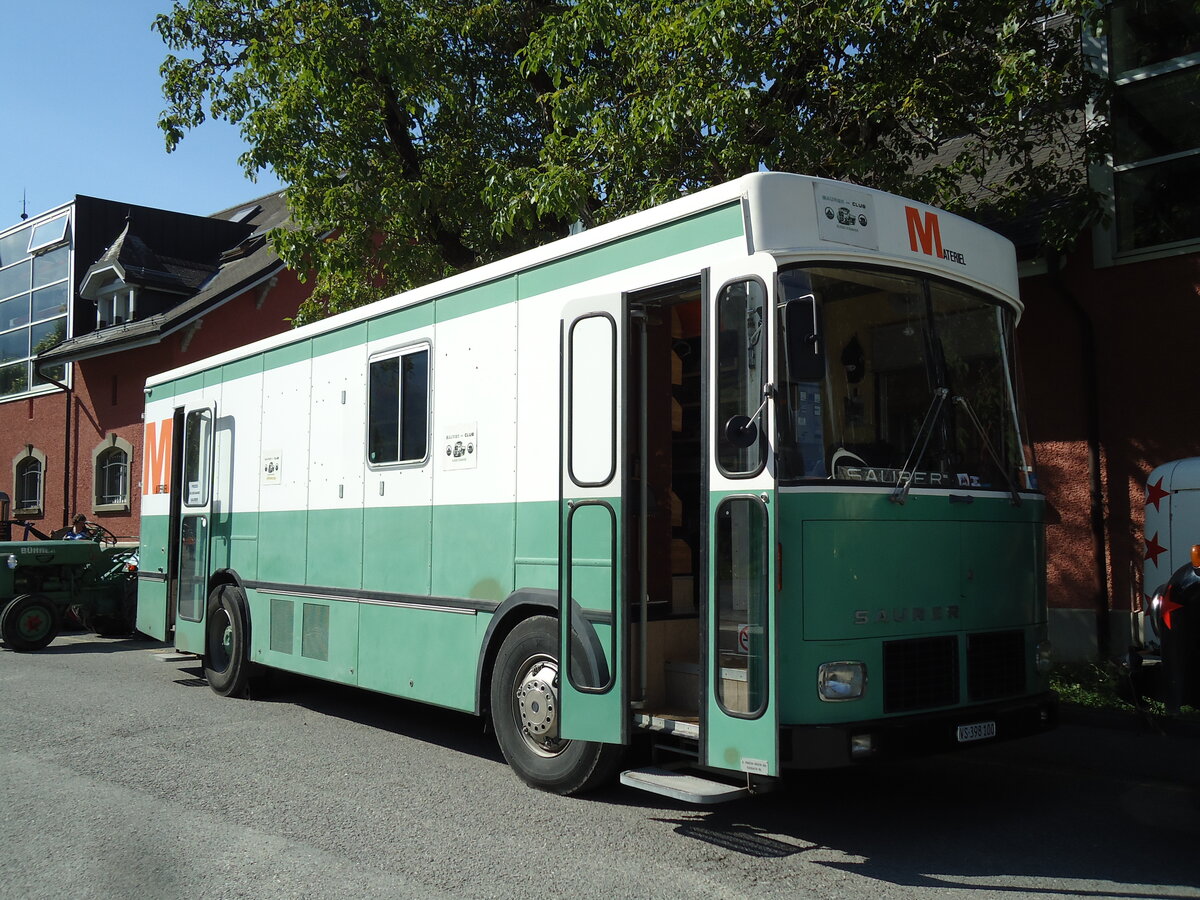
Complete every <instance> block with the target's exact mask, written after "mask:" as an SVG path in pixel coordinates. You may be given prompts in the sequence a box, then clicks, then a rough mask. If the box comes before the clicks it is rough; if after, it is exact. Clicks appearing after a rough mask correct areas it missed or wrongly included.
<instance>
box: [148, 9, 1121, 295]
mask: <svg viewBox="0 0 1200 900" xmlns="http://www.w3.org/2000/svg"><path fill="white" fill-rule="evenodd" d="M1095 8H1096V5H1095V4H1094V3H1093V2H1091V0H1054V2H1049V0H972V2H970V3H967V2H965V0H962V2H948V0H923V2H916V0H829V2H816V0H798V2H793V3H789V4H782V3H777V2H768V0H707V2H695V0H691V2H688V0H685V2H681V3H672V2H667V0H635V2H619V0H575V2H569V0H562V2H556V0H509V2H500V0H494V2H481V0H441V2H422V0H176V3H175V6H174V8H173V10H172V11H171V12H170V13H168V14H166V15H163V16H159V17H158V19H157V20H156V23H155V27H156V28H157V29H158V31H159V32H160V34H161V35H162V36H163V38H164V40H165V41H166V42H167V44H168V46H169V47H171V48H172V49H173V50H175V51H180V55H178V56H175V55H172V56H169V57H168V58H167V60H166V62H165V63H164V64H163V67H162V75H163V89H164V94H165V97H166V99H167V109H166V110H165V111H164V113H163V115H162V117H161V119H160V125H161V127H162V128H163V130H164V132H165V133H166V136H167V144H168V147H169V148H171V147H174V146H175V144H177V143H178V141H179V140H180V139H181V138H182V137H183V135H184V134H185V132H186V131H187V130H188V129H190V128H193V127H196V126H197V125H199V124H201V123H202V122H203V121H204V120H205V118H206V117H207V116H214V117H218V118H224V119H227V120H229V121H231V122H234V123H237V124H239V125H240V126H241V129H242V132H243V134H244V135H245V137H246V138H247V140H248V142H249V143H250V146H251V149H250V150H249V151H248V152H247V153H246V154H245V156H244V157H243V159H242V162H243V165H244V166H245V167H246V169H247V170H248V171H250V172H253V171H256V170H258V169H262V168H271V169H273V170H274V171H275V172H276V173H277V174H278V175H279V177H280V178H281V180H283V181H284V182H285V183H287V184H288V185H290V187H289V193H288V198H289V203H290V204H291V208H292V212H293V227H292V228H291V229H290V230H288V231H286V232H283V233H281V234H279V235H277V236H276V238H275V240H276V247H277V249H278V250H279V252H280V254H281V255H282V256H283V258H284V259H285V261H286V262H287V263H288V264H289V265H290V266H292V267H293V268H296V269H298V270H300V271H308V270H311V271H312V272H314V273H315V276H316V284H315V291H314V299H313V301H311V302H310V303H309V304H308V305H307V307H306V308H305V309H304V310H302V313H301V318H315V317H319V316H320V315H323V314H326V313H327V312H332V311H336V310H339V309H344V308H349V307H351V306H356V305H359V304H360V303H362V302H366V301H367V300H371V299H376V298H377V297H379V296H383V295H385V294H387V293H391V292H394V291H397V290H401V289H404V288H407V287H411V286H414V285H416V284H420V283H424V282H426V281H429V280H432V279H434V278H437V277H441V276H442V275H445V274H448V273H450V272H453V271H457V270H461V269H464V268H468V267H471V266H474V265H477V264H479V263H482V262H486V261H488V260H490V259H495V258H498V257H501V256H504V255H507V254H509V253H511V252H514V251H516V250H519V249H523V248H525V247H529V246H533V245H536V244H538V243H542V242H544V241H546V240H548V239H550V238H553V237H557V236H561V235H562V234H564V233H565V232H566V229H567V227H568V226H569V225H570V224H571V223H572V222H575V221H582V222H583V223H584V224H586V225H589V226H590V225H594V224H597V223H600V222H603V221H607V220H610V219H612V218H615V217H618V216H621V215H625V214H627V213H629V212H632V211H635V210H638V209H642V208H645V207H646V206H649V205H652V204H654V203H658V202H662V201H664V200H668V199H671V198H672V197H676V196H679V195H680V194H681V193H685V192H688V191H692V190H695V189H698V188H701V187H705V186H708V185H711V184H716V183H719V182H721V181H725V180H728V179H730V178H734V177H737V176H738V175H741V174H744V173H746V172H749V171H755V170H758V169H763V168H767V169H774V170H783V171H798V172H804V173H807V174H811V175H820V176H827V177H832V178H839V179H843V180H848V181H854V182H857V183H860V184H864V185H868V186H871V187H878V188H881V189H885V190H892V191H897V192H899V193H903V194H905V195H907V196H910V197H913V198H915V199H918V200H924V201H927V202H931V203H935V204H937V205H940V206H944V207H947V208H949V209H953V210H958V211H970V210H976V211H978V210H979V209H980V208H984V209H985V210H987V211H988V212H989V214H991V215H1009V216H1011V215H1014V214H1017V213H1019V212H1020V211H1022V210H1027V209H1029V208H1031V207H1032V208H1036V209H1038V210H1042V211H1046V222H1047V223H1048V224H1047V228H1046V234H1045V236H1046V239H1047V240H1048V241H1049V242H1051V243H1052V244H1055V245H1059V246H1061V245H1064V244H1065V243H1067V242H1068V241H1069V239H1070V238H1071V237H1072V236H1073V235H1074V234H1075V233H1077V232H1078V230H1080V228H1081V227H1082V224H1083V223H1084V222H1085V221H1086V220H1087V217H1089V216H1091V215H1094V214H1095V211H1096V210H1097V208H1098V206H1097V204H1096V201H1095V198H1094V197H1092V196H1091V194H1090V192H1089V191H1088V189H1087V185H1086V178H1085V177H1084V173H1085V171H1086V168H1085V167H1086V163H1087V161H1088V159H1089V154H1090V153H1092V152H1094V150H1095V148H1096V147H1097V146H1098V140H1099V138H1101V137H1102V133H1101V132H1097V131H1095V130H1089V129H1088V128H1085V126H1084V120H1083V110H1084V109H1085V108H1086V104H1087V102H1088V101H1089V100H1091V99H1093V98H1095V97H1097V96H1098V95H1099V93H1100V84H1099V81H1098V80H1097V79H1096V78H1094V77H1093V76H1091V75H1090V74H1089V72H1088V70H1087V68H1086V66H1085V64H1084V60H1083V57H1082V55H1081V52H1080V44H1079V34H1080V31H1079V29H1080V23H1081V22H1082V21H1083V20H1084V16H1089V15H1095ZM1052 13H1053V14H1056V15H1057V16H1058V18H1054V19H1050V20H1048V19H1047V17H1048V16H1049V15H1050V14H1052ZM1048 21H1049V22H1050V25H1048V24H1047V23H1048Z"/></svg>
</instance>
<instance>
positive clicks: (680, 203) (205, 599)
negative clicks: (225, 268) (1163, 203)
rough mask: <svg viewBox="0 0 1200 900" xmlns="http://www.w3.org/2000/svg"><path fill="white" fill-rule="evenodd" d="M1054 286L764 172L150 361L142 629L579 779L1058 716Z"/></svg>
mask: <svg viewBox="0 0 1200 900" xmlns="http://www.w3.org/2000/svg"><path fill="white" fill-rule="evenodd" d="M1021 310H1022V306H1021V303H1020V300H1019V297H1018V291H1017V275H1016V263H1015V255H1014V252H1013V248H1012V245H1011V244H1010V243H1009V242H1008V241H1006V240H1005V239H1003V238H1002V237H1000V236H999V235H996V234H994V233H991V232H989V231H988V230H986V229H984V228H982V227H980V226H978V225H975V224H973V223H971V222H968V221H966V220H964V219H962V218H959V217H956V216H953V215H950V214H948V213H946V212H943V211H939V210H937V209H933V208H930V207H928V206H925V205H923V204H920V203H916V202H912V201H909V200H905V199H903V198H901V197H897V196H892V195H889V194H886V193H881V192H878V191H875V190H870V189H866V188H863V187H857V186H853V185H849V184H843V183H839V182H834V181H827V180H821V179H816V178H809V177H804V176H798V175H788V174H782V173H756V174H751V175H747V176H745V177H743V178H741V179H738V180H736V181H732V182H730V183H727V184H724V185H721V186H718V187H714V188H710V189H707V190H703V191H699V192H696V193H694V194H691V195H688V196H683V197H681V198H679V199H677V200H674V201H672V202H669V203H666V204H664V205H661V206H658V207H655V208H653V209H649V210H647V211H644V212H640V213H637V214H635V215H631V216H629V217H627V218H623V219H620V220H618V221H614V222H612V223H609V224H605V225H602V226H599V227H596V228H594V229H591V230H588V231H584V232H583V233H581V234H577V235H572V236H570V237H567V238H565V239H563V240H560V241H557V242H554V243H550V244H548V245H546V246H543V247H540V248H537V249H533V250H530V251H527V252H524V253H521V254H519V255H516V256H513V257H511V258H509V259H506V260H503V261H500V262H496V263H492V264H489V265H486V266H483V267H480V268H478V269H474V270H472V271H469V272H466V273H463V274H459V275H456V276H454V277H451V278H448V279H446V280H444V281H440V282H437V283H435V284H430V285H428V286H425V287H422V288H419V289H416V290H413V291H409V292H406V293H403V294H400V295H398V296H395V297H392V298H390V299H385V300H380V301H379V302H376V303H374V304H372V305H369V306H365V307H363V308H360V309H355V310H352V311H349V312H345V313H342V314H339V315H337V316H334V317H332V318H329V319H326V320H324V321H320V322H316V323H313V324H310V325H307V326H304V327H302V328H298V329H295V330H293V331H290V332H288V333H285V334H281V335H278V336H274V337H271V338H267V339H265V340H262V341H259V342H257V343H254V344H251V345H249V346H246V347H242V348H240V349H236V350H231V351H229V352H225V353H222V354H220V355H217V356H214V357H212V358H210V359H206V360H203V361H200V362H196V363H193V364H190V365H187V366H184V367H181V368H178V369H175V370H173V371H170V372H166V373H163V374H161V375H158V376H154V377H152V378H150V379H149V380H148V381H147V384H146V408H145V444H144V446H145V451H144V471H143V480H142V491H143V497H142V533H141V548H142V557H141V559H142V567H141V570H140V572H139V602H138V622H137V624H138V628H139V629H140V630H142V631H143V632H146V633H147V634H149V635H152V636H154V637H157V638H160V639H164V640H165V639H171V640H173V641H174V644H175V646H176V647H177V648H178V649H179V650H180V651H184V652H188V653H193V654H197V655H199V656H200V657H202V658H203V665H204V672H205V675H206V678H207V680H208V682H209V684H210V685H211V687H212V688H213V690H215V691H216V692H217V693H218V694H222V695H244V694H245V693H246V692H247V689H248V686H249V685H251V684H252V682H253V681H254V679H255V678H256V677H257V676H258V675H259V674H261V672H262V671H263V670H264V669H283V670H287V671H288V672H293V673H299V674H302V675H305V676H311V677H313V678H317V679H325V680H328V681H332V682H338V683H341V684H346V685H355V686H358V687H360V688H364V689H367V690H370V691H376V692H380V693H382V694H388V695H393V696H396V697H402V698H407V699H410V700H416V701H423V702H426V703H431V704H436V705H438V706H442V707H448V708H452V709H456V710H463V711H467V712H470V713H474V714H477V715H479V716H485V717H489V718H490V722H491V724H492V726H493V728H494V731H495V735H496V737H497V740H498V742H499V745H500V747H501V749H502V751H503V754H504V756H505V758H506V759H507V761H508V762H509V764H510V765H511V767H512V768H513V769H514V770H515V771H516V773H517V774H518V775H519V776H520V777H521V778H522V779H524V780H525V781H526V782H528V783H529V784H531V785H534V786H536V787H539V788H543V789H546V790H551V791H556V792H560V793H573V792H576V791H582V790H584V789H587V788H590V787H593V786H595V785H597V784H599V783H600V782H602V781H605V780H607V779H612V778H615V777H616V775H617V773H618V771H620V770H621V768H622V760H623V759H624V758H625V754H624V751H625V750H626V749H627V747H628V746H629V745H630V744H632V743H635V742H636V743H638V744H639V745H642V744H644V743H648V744H651V745H652V746H653V747H654V748H655V749H654V756H653V758H652V759H651V760H650V762H652V763H653V765H645V766H641V767H639V768H631V769H628V770H626V771H624V772H622V773H621V780H622V781H624V782H625V783H627V784H631V785H635V786H638V787H643V788H647V789H649V790H654V791H659V792H660V793H667V794H670V795H672V796H677V797H683V798H685V799H689V800H695V801H701V802H709V801H715V800H717V799H723V798H725V797H728V796H736V795H739V794H741V793H744V792H746V791H755V790H762V789H766V788H768V787H770V786H772V785H773V784H774V783H776V780H777V779H779V778H780V777H782V776H783V773H784V772H785V771H786V770H788V769H798V768H818V767H833V766H843V765H856V764H861V763H866V762H869V761H871V760H877V759H883V758H889V757H894V756H897V755H901V754H908V753H914V752H915V753H920V752H931V751H941V750H945V749H950V748H954V747H958V746H962V745H975V744H979V743H986V742H991V741H996V740H1002V739H1005V738H1010V737H1016V736H1019V735H1026V734H1030V733H1033V732H1037V731H1039V730H1041V729H1045V728H1049V727H1051V726H1052V725H1053V724H1054V720H1055V713H1056V705H1055V697H1054V695H1053V693H1052V692H1051V691H1049V688H1048V683H1047V670H1048V668H1049V660H1050V646H1049V643H1048V641H1047V636H1046V612H1045V587H1044V538H1043V525H1042V516H1043V506H1044V504H1043V499H1042V496H1041V494H1040V493H1039V492H1038V490H1037V481H1036V476H1035V473H1034V470H1033V465H1032V456H1031V453H1030V451H1029V447H1028V443H1027V440H1026V436H1025V433H1024V431H1023V424H1022V413H1021V407H1020V405H1019V391H1018V380H1017V377H1016V357H1015V352H1014V346H1013V338H1014V329H1015V327H1016V324H1017V321H1018V318H1019V316H1020V314H1021ZM645 735H649V736H650V738H651V739H650V740H648V741H643V740H642V739H641V738H642V736H645ZM644 756H645V754H643V757H644ZM643 761H645V760H644V759H643Z"/></svg>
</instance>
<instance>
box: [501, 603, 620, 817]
mask: <svg viewBox="0 0 1200 900" xmlns="http://www.w3.org/2000/svg"><path fill="white" fill-rule="evenodd" d="M558 672H559V667H558V620H556V619H553V618H550V617H549V616H534V617H532V618H529V619H526V620H525V621H523V622H521V623H520V624H519V625H517V627H516V628H514V629H513V630H512V631H511V632H510V633H509V634H508V636H507V637H506V638H505V639H504V643H503V644H501V645H500V652H499V653H497V654H496V662H495V665H494V666H493V668H492V689H491V715H492V726H493V728H495V730H496V740H497V741H498V743H499V744H500V751H501V752H502V753H503V754H504V758H505V759H506V760H507V761H508V764H509V765H510V766H511V767H512V769H513V771H514V772H516V773H517V775H519V776H520V778H521V780H522V781H524V782H525V783H526V784H529V785H531V786H533V787H536V788H540V789H541V790H544V791H550V792H552V793H555V794H576V793H581V792H583V791H587V790H591V789H593V788H595V787H598V786H599V785H600V784H602V783H604V782H606V781H608V780H609V779H611V778H612V777H613V776H614V775H615V774H616V771H617V767H618V766H619V765H620V762H621V759H622V758H623V756H624V750H625V748H624V747H622V746H621V745H620V744H602V743H598V742H595V741H570V740H560V739H559V738H558V727H557V722H558Z"/></svg>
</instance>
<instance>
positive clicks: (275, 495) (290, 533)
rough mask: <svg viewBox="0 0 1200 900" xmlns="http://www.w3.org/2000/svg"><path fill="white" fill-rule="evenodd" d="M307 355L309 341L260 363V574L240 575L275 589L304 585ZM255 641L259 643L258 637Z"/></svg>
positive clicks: (278, 351) (268, 355) (274, 352)
mask: <svg viewBox="0 0 1200 900" xmlns="http://www.w3.org/2000/svg"><path fill="white" fill-rule="evenodd" d="M310 350H311V344H310V342H309V341H302V342H300V343H298V344H292V345H289V346H286V347H280V348H278V349H276V350H271V351H268V352H267V353H266V354H265V355H264V358H263V380H262V411H261V420H262V430H261V433H262V441H261V449H260V452H259V458H258V460H257V464H258V465H259V466H261V468H262V471H261V473H260V474H259V479H260V482H261V484H260V488H259V502H258V510H259V516H258V571H257V572H256V573H254V575H253V576H252V575H250V574H249V573H246V572H243V573H242V576H243V577H245V578H251V577H252V578H255V579H256V580H258V581H265V582H272V583H276V584H296V583H297V582H302V581H303V580H304V560H303V558H302V554H303V548H304V547H306V546H307V544H308V512H307V508H306V507H307V503H308V410H309V400H308V394H309V382H310V377H311V364H312V363H311V359H310V358H309V353H310ZM254 640H255V643H256V644H257V642H258V636H257V634H256V635H255V638H254Z"/></svg>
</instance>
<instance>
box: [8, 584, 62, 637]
mask: <svg viewBox="0 0 1200 900" xmlns="http://www.w3.org/2000/svg"><path fill="white" fill-rule="evenodd" d="M61 623H62V620H61V617H60V616H59V614H58V608H57V607H56V606H55V605H54V604H53V603H51V602H50V601H49V600H47V599H46V598H45V597H43V596H42V595H41V594H22V595H21V596H19V597H16V598H14V599H13V600H12V601H11V602H10V603H9V604H8V605H7V606H6V607H4V612H3V614H0V637H2V638H4V643H6V644H8V646H9V647H11V648H12V649H13V650H41V649H42V648H43V647H45V646H46V645H48V644H49V643H50V642H51V641H52V640H54V638H55V637H56V636H57V635H58V629H59V626H60V624H61Z"/></svg>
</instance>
